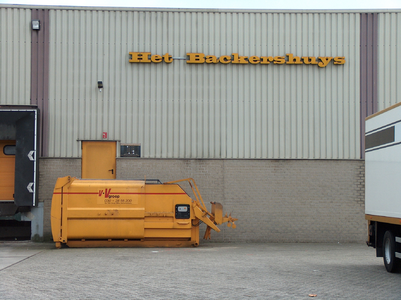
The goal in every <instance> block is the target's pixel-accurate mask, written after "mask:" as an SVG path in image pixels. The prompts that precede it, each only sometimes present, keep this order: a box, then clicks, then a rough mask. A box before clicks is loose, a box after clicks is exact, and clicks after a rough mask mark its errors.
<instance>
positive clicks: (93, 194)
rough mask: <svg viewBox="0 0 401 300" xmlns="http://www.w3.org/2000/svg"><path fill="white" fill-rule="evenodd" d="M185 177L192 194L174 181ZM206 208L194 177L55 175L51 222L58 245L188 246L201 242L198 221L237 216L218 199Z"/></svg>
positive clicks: (214, 221)
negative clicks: (167, 179)
mask: <svg viewBox="0 0 401 300" xmlns="http://www.w3.org/2000/svg"><path fill="white" fill-rule="evenodd" d="M184 181H187V182H188V183H189V184H190V187H191V189H192V191H193V194H194V196H195V199H191V198H190V197H189V196H188V194H187V193H186V192H185V191H184V190H183V189H182V188H181V187H180V185H179V184H178V183H180V182H184ZM211 204H212V209H211V211H212V212H209V211H208V210H207V209H206V206H205V204H204V202H203V200H202V197H201V195H200V193H199V190H198V188H197V186H196V184H195V181H194V180H193V179H192V178H188V179H183V180H178V181H172V182H167V183H163V184H162V183H160V182H157V181H153V182H152V181H147V180H89V179H77V178H73V177H70V176H67V177H63V178H59V179H58V180H57V182H56V186H55V188H54V192H53V199H52V207H51V227H52V234H53V240H54V242H55V243H56V247H57V248H60V247H61V246H62V245H63V244H66V245H67V246H69V247H187V246H198V245H199V224H200V223H201V222H203V223H205V224H206V226H207V227H206V232H205V236H204V238H205V239H209V238H210V233H211V229H214V230H215V231H217V232H219V231H220V229H219V228H218V227H217V226H216V225H218V224H222V223H225V222H227V223H228V224H227V225H228V226H229V227H230V226H232V227H233V228H235V224H234V222H235V221H236V220H237V219H235V218H232V217H231V215H230V216H227V214H226V215H225V216H223V207H222V205H221V204H220V203H216V202H211Z"/></svg>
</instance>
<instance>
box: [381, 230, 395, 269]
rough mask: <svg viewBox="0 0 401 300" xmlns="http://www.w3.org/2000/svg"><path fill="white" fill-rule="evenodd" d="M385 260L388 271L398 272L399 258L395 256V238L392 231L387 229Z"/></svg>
mask: <svg viewBox="0 0 401 300" xmlns="http://www.w3.org/2000/svg"><path fill="white" fill-rule="evenodd" d="M383 261H384V266H385V267H386V270H387V271H388V272H391V273H393V272H396V271H397V265H398V260H397V258H396V257H395V238H394V234H393V233H392V232H391V231H386V233H385V234H384V237H383Z"/></svg>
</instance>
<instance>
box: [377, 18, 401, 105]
mask: <svg viewBox="0 0 401 300" xmlns="http://www.w3.org/2000/svg"><path fill="white" fill-rule="evenodd" d="M378 44H379V48H378V85H377V86H378V110H379V111H380V110H382V109H385V108H387V107H389V106H391V105H393V104H396V103H398V102H400V99H401V87H400V80H401V74H400V72H401V71H400V70H401V58H400V57H399V56H400V55H399V54H400V50H399V49H400V45H401V14H400V13H380V14H379V28H378Z"/></svg>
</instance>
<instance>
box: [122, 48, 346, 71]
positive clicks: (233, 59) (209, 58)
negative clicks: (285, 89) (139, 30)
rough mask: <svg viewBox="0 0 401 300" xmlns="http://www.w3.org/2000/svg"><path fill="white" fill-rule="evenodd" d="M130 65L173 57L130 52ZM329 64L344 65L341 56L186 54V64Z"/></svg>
mask: <svg viewBox="0 0 401 300" xmlns="http://www.w3.org/2000/svg"><path fill="white" fill-rule="evenodd" d="M129 56H130V58H129V62H130V63H161V62H163V61H164V62H165V63H168V64H169V63H172V62H173V60H174V59H173V57H172V56H171V55H170V54H168V53H166V54H164V55H163V56H161V55H157V54H154V55H152V54H151V53H150V52H130V53H129ZM330 62H333V64H334V65H343V64H345V57H343V56H336V57H331V56H319V57H314V56H301V57H300V56H294V54H292V53H287V54H286V55H285V56H249V57H248V56H240V55H239V54H238V53H232V54H231V55H222V56H220V57H217V56H215V55H205V54H204V53H187V59H186V63H187V64H205V63H206V64H241V65H246V64H251V65H258V64H260V65H268V64H270V63H273V64H275V65H284V64H286V65H317V66H318V67H321V68H324V67H326V66H327V65H328V64H329V63H330Z"/></svg>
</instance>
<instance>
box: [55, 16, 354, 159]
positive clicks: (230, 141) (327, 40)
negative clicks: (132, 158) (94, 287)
mask: <svg viewBox="0 0 401 300" xmlns="http://www.w3.org/2000/svg"><path fill="white" fill-rule="evenodd" d="M50 23H51V24H52V26H51V33H50V42H51V44H50V91H49V95H50V96H49V97H50V99H49V106H50V116H51V120H50V124H51V126H50V149H49V154H50V156H56V157H70V156H80V142H77V140H93V139H101V137H102V132H103V131H107V132H108V138H109V139H112V140H120V141H121V142H122V143H140V144H141V145H142V156H143V157H156V158H158V157H173V158H310V159H315V158H316V159H323V158H325V159H326V158H327V159H331V158H333V159H337V158H359V141H358V137H359V25H360V22H359V14H346V13H344V14H343V13H333V14H329V13H327V14H318V13H316V14H313V13H304V14H302V13H299V14H295V13H291V14H290V13H288V14H285V13H216V12H210V13H208V12H171V11H164V12H163V11H161V12H160V11H159V12H149V11H135V12H132V11H129V12H128V11H123V12H119V11H73V10H54V11H51V12H50ZM130 51H132V52H151V53H152V54H160V55H163V54H165V53H167V52H168V53H170V54H171V55H173V56H174V57H185V56H186V53H188V52H200V53H205V54H210V55H216V56H221V55H231V53H239V54H240V55H244V56H252V55H257V56H262V55H263V56H284V55H286V54H287V53H293V54H294V55H296V56H314V57H318V56H345V58H346V64H345V65H343V66H334V65H333V64H332V63H331V64H329V65H328V66H327V67H326V68H318V67H317V66H306V65H299V66H294V65H291V66H290V65H273V64H270V65H233V64H229V65H221V64H218V65H206V64H203V65H190V64H186V62H185V60H177V59H176V60H174V62H173V63H171V64H164V63H160V64H129V63H128V52H130ZM98 80H102V81H103V83H104V89H103V92H101V93H100V92H99V91H98V89H97V81H98Z"/></svg>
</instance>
